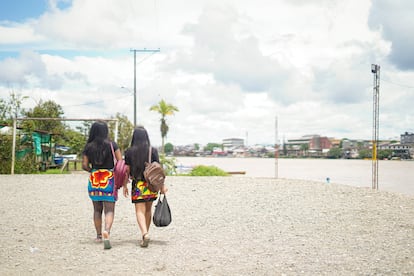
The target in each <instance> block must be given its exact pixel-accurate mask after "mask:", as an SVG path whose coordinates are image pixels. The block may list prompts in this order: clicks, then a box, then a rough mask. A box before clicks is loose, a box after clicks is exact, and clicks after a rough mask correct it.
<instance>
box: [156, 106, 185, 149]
mask: <svg viewBox="0 0 414 276" xmlns="http://www.w3.org/2000/svg"><path fill="white" fill-rule="evenodd" d="M150 111H157V112H158V113H160V114H161V120H160V121H161V126H160V130H161V138H162V146H161V153H162V154H164V138H165V137H166V136H167V133H168V125H167V122H166V121H165V116H167V115H174V112H178V111H179V110H178V108H177V107H176V106H174V105H172V104H168V103H166V102H165V101H164V100H161V101H160V102H159V103H158V104H156V105H153V106H151V107H150Z"/></svg>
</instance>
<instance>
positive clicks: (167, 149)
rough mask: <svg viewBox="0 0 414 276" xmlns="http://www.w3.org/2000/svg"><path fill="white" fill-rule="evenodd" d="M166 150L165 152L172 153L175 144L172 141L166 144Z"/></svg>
mask: <svg viewBox="0 0 414 276" xmlns="http://www.w3.org/2000/svg"><path fill="white" fill-rule="evenodd" d="M164 151H165V153H171V152H173V151H174V146H173V144H171V143H167V144H165V147H164Z"/></svg>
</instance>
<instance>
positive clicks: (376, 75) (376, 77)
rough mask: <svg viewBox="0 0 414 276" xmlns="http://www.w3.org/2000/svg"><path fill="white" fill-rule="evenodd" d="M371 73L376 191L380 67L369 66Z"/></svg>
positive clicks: (376, 181) (373, 168)
mask: <svg viewBox="0 0 414 276" xmlns="http://www.w3.org/2000/svg"><path fill="white" fill-rule="evenodd" d="M371 73H373V74H374V93H373V107H372V112H373V116H372V189H373V190H378V137H379V135H378V133H379V85H380V66H379V65H377V64H371Z"/></svg>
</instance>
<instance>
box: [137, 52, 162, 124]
mask: <svg viewBox="0 0 414 276" xmlns="http://www.w3.org/2000/svg"><path fill="white" fill-rule="evenodd" d="M130 51H131V52H134V127H136V126H137V52H144V53H146V52H150V53H156V52H159V51H160V49H159V48H158V49H155V50H149V49H146V48H144V49H142V50H138V49H131V50H130Z"/></svg>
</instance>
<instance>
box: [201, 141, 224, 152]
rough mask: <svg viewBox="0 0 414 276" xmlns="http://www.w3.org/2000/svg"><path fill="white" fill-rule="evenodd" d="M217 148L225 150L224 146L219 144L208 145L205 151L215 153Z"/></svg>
mask: <svg viewBox="0 0 414 276" xmlns="http://www.w3.org/2000/svg"><path fill="white" fill-rule="evenodd" d="M215 148H220V149H223V144H218V143H208V144H207V145H206V146H205V147H204V151H211V152H212V151H213V150H214V149H215Z"/></svg>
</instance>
